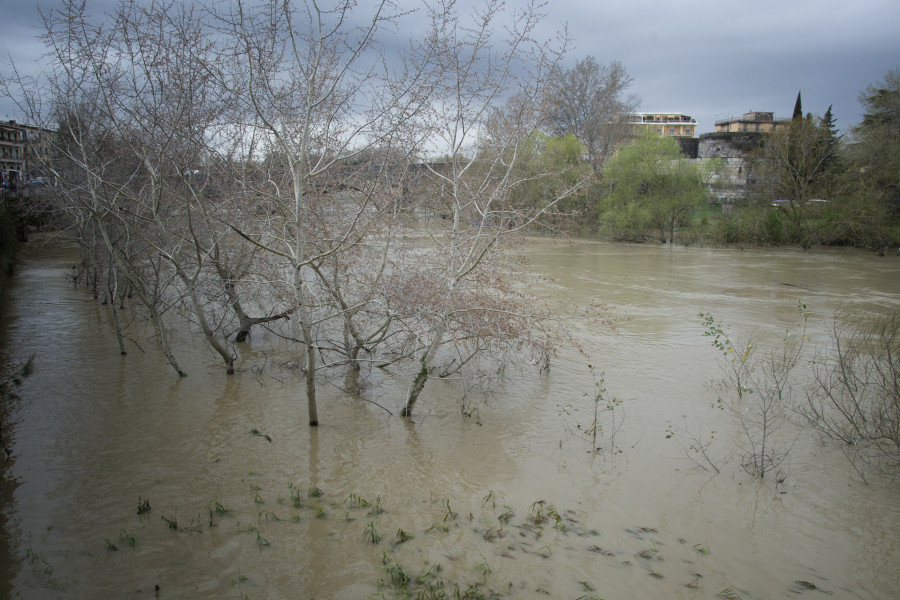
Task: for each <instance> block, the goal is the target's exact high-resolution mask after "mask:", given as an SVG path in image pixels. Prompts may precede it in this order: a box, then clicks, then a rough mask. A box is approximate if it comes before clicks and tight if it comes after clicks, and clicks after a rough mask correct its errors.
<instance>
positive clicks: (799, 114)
mask: <svg viewBox="0 0 900 600" xmlns="http://www.w3.org/2000/svg"><path fill="white" fill-rule="evenodd" d="M793 118H794V119H802V118H803V102H802V101H801V100H800V92H799V91H798V92H797V101H796V102H794V116H793Z"/></svg>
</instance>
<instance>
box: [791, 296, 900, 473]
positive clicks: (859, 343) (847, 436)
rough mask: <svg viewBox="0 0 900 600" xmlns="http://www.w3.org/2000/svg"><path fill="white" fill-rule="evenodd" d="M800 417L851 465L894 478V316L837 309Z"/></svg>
mask: <svg viewBox="0 0 900 600" xmlns="http://www.w3.org/2000/svg"><path fill="white" fill-rule="evenodd" d="M807 398H808V404H807V411H806V413H805V414H806V417H807V419H808V420H809V422H810V423H811V424H812V425H813V426H814V427H815V428H816V429H817V430H818V431H819V432H820V433H821V434H822V435H823V436H824V437H826V438H829V439H833V440H837V441H838V442H840V443H841V444H842V447H843V449H844V451H845V453H846V454H847V457H848V458H849V459H850V461H851V463H852V464H853V466H854V468H855V469H856V471H857V472H858V473H859V474H860V476H861V477H863V479H865V472H866V469H870V470H871V471H873V472H875V473H878V474H880V475H883V476H886V477H887V478H888V479H891V480H895V481H896V480H897V479H898V478H900V320H898V317H897V315H896V314H889V315H887V316H882V317H876V318H871V317H868V316H866V317H859V316H857V317H854V316H851V315H846V314H845V315H838V316H836V317H835V318H834V322H833V326H832V333H831V345H830V347H829V349H828V350H827V351H823V352H821V353H820V355H819V357H818V358H817V360H816V368H815V382H814V384H813V386H812V388H811V389H810V390H809V392H808V394H807Z"/></svg>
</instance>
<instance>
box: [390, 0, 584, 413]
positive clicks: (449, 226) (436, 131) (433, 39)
mask: <svg viewBox="0 0 900 600" xmlns="http://www.w3.org/2000/svg"><path fill="white" fill-rule="evenodd" d="M540 8H541V7H540V6H538V5H536V4H534V3H529V4H526V5H524V6H523V7H519V8H516V9H513V10H511V11H510V13H509V14H506V13H504V5H503V3H502V2H499V1H495V0H488V1H487V2H485V3H484V4H483V5H480V6H479V7H478V8H477V9H476V11H475V13H474V14H473V15H471V18H466V17H461V16H460V15H459V14H458V12H457V9H456V7H455V4H454V3H453V2H452V1H449V0H448V1H446V2H443V3H438V4H437V5H436V6H435V7H433V9H432V12H431V18H432V26H431V31H430V34H429V36H428V39H427V44H428V48H429V50H428V52H429V53H430V54H431V55H433V56H435V57H436V60H437V61H438V64H439V66H440V80H439V85H438V86H437V87H436V88H435V90H434V92H433V100H432V102H431V103H430V108H431V111H430V112H429V113H428V114H427V123H428V124H430V126H431V131H432V138H433V139H432V144H434V146H435V147H436V149H437V153H438V154H440V155H442V156H444V157H446V158H445V160H444V161H443V162H442V163H441V164H440V165H433V164H428V165H427V167H428V171H429V176H430V178H431V180H432V182H433V187H434V189H435V191H436V197H435V198H434V202H435V203H436V205H437V206H438V207H439V208H438V212H439V213H440V214H442V215H443V216H445V217H446V220H445V221H440V222H438V227H437V228H436V229H435V230H433V231H432V232H431V239H432V243H433V245H434V246H433V249H432V250H431V251H430V252H429V251H426V252H424V253H423V255H422V257H421V262H420V263H419V265H418V267H417V268H415V269H406V270H405V274H406V277H407V281H410V279H412V280H413V281H414V282H415V283H414V284H413V283H408V284H407V285H404V286H401V287H403V288H407V289H408V288H410V287H412V286H413V285H414V286H415V293H414V294H413V295H410V296H408V299H409V301H410V304H409V305H408V312H409V314H415V315H418V317H417V318H416V319H414V320H412V321H409V322H408V323H409V325H408V331H409V333H410V336H411V340H413V341H411V343H410V345H411V347H412V348H413V349H414V352H415V360H416V365H417V368H416V374H415V376H414V377H413V380H412V383H411V384H410V387H409V391H408V393H407V400H406V404H405V406H404V408H403V411H402V414H403V415H404V416H409V415H410V414H411V413H412V410H413V407H414V405H415V404H416V401H417V400H418V398H419V395H420V394H421V392H422V390H423V389H424V387H425V384H426V382H427V381H428V378H429V376H430V375H431V373H432V372H434V371H435V370H436V369H438V370H439V373H443V374H447V373H449V372H455V371H456V370H457V369H459V368H461V366H462V365H467V364H470V363H471V362H472V361H473V359H474V358H475V357H476V356H478V355H481V353H482V351H483V350H488V349H489V350H490V351H491V352H495V356H497V357H498V358H499V357H501V356H502V353H503V352H502V350H501V349H500V346H503V347H504V348H506V349H507V350H510V349H512V348H513V347H514V346H515V345H516V344H517V343H521V342H522V341H523V338H524V336H527V335H528V334H529V333H531V332H532V330H540V320H539V317H538V313H539V311H535V310H533V307H528V306H527V305H526V304H520V303H518V302H516V296H515V295H514V294H512V293H511V290H510V288H509V282H508V271H507V270H505V269H503V268H502V267H501V266H500V265H501V264H502V261H503V260H504V257H505V254H504V252H503V249H504V244H505V243H506V242H507V241H509V240H510V238H511V237H512V236H513V235H514V234H515V233H517V232H521V231H522V230H523V229H524V228H525V227H527V226H529V225H530V224H531V223H534V222H535V220H536V219H538V218H540V216H541V215H542V214H543V213H544V212H545V211H546V210H548V209H549V208H551V207H552V206H553V205H554V204H555V203H556V202H558V201H559V199H560V198H564V197H565V196H566V195H568V194H570V193H572V192H573V190H574V189H575V188H576V187H577V186H578V185H579V184H580V183H582V182H579V184H576V185H575V186H572V187H570V188H567V189H565V190H563V191H560V192H559V193H558V194H557V195H555V196H554V197H552V198H547V199H546V201H545V202H544V203H543V205H542V206H540V207H538V208H537V209H533V210H528V211H518V210H515V209H514V208H513V207H512V206H511V203H510V202H509V195H510V192H511V190H513V189H514V188H515V187H516V186H517V185H519V184H520V183H521V179H518V178H517V176H516V171H515V167H516V165H517V164H518V162H519V161H520V160H521V156H522V152H521V150H522V148H523V146H524V145H525V144H526V143H527V141H528V139H529V136H530V135H531V134H532V133H533V132H534V131H535V130H536V129H537V127H538V123H539V115H540V114H541V108H542V103H543V101H544V100H545V99H546V92H547V88H548V86H550V78H549V77H548V75H549V73H550V72H551V70H552V68H553V67H554V66H555V65H556V64H557V62H558V61H559V59H560V57H561V56H562V53H563V52H564V50H565V47H566V40H565V39H559V40H553V41H543V40H540V41H539V40H536V39H535V38H534V34H535V31H536V27H537V25H538V24H539V23H540V21H541V18H542V14H541V12H540ZM504 18H505V19H506V21H505V23H507V24H511V25H507V26H506V29H505V30H504V34H505V36H506V37H505V39H498V36H499V35H500V23H501V22H502V21H503V19H504ZM510 99H512V101H511V102H510V104H509V105H508V106H509V107H510V110H511V111H512V112H513V114H511V115H510V118H508V119H506V120H505V125H506V126H504V127H502V128H501V127H495V128H493V130H491V129H489V128H488V127H487V124H488V122H489V120H490V118H491V116H492V114H493V112H494V111H495V110H496V109H499V108H500V107H501V106H503V105H504V104H505V103H506V102H507V101H508V100H510ZM438 167H440V168H438ZM535 337H539V336H535ZM463 342H467V343H463ZM445 344H450V347H452V348H453V350H454V351H453V352H448V353H446V354H445V355H444V356H443V358H442V353H441V350H442V349H443V348H444V345H445Z"/></svg>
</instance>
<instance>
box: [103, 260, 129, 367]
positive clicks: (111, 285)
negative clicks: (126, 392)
mask: <svg viewBox="0 0 900 600" xmlns="http://www.w3.org/2000/svg"><path fill="white" fill-rule="evenodd" d="M108 262H109V264H108V267H107V273H106V301H105V302H104V304H108V305H109V310H110V313H111V314H112V320H113V325H114V326H115V328H116V341H117V342H118V343H119V353H120V354H121V355H122V356H125V355H126V354H128V352H127V351H126V350H125V335H124V334H123V333H122V324H121V322H120V321H119V311H118V309H117V308H116V288H117V284H116V274H115V270H114V267H113V261H112V253H111V252H110V253H109V257H108Z"/></svg>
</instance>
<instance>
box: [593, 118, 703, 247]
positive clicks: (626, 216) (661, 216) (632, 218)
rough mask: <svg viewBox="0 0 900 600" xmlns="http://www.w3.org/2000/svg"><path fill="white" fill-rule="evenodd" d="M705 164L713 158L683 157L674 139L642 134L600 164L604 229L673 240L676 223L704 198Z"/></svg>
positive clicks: (687, 218)
mask: <svg viewBox="0 0 900 600" xmlns="http://www.w3.org/2000/svg"><path fill="white" fill-rule="evenodd" d="M708 165H714V163H698V162H696V161H691V160H689V159H687V158H685V157H684V156H683V155H682V154H681V150H680V148H679V147H678V143H677V142H676V141H675V140H674V139H673V138H669V137H661V136H658V135H656V134H655V133H653V132H645V133H643V134H642V135H641V136H640V137H639V138H638V139H637V140H635V141H634V142H633V143H631V144H629V145H627V146H623V147H622V148H620V149H619V150H618V151H616V153H615V154H614V155H613V156H612V158H610V160H609V162H608V163H607V164H606V167H605V168H604V171H603V174H604V182H605V185H606V186H607V189H608V191H607V194H606V197H605V198H604V200H603V208H604V211H603V215H602V220H603V226H604V228H605V229H606V230H607V231H608V232H610V233H612V234H613V235H617V236H623V237H626V238H631V239H640V238H644V237H647V236H648V235H650V234H651V232H656V233H658V235H659V237H660V240H661V241H663V242H666V241H668V242H674V240H675V228H676V227H677V226H678V225H681V224H686V223H688V222H689V221H690V219H691V217H692V216H693V213H694V210H695V209H696V208H698V207H699V206H700V205H701V204H702V203H703V202H704V200H705V199H706V198H707V191H706V187H705V185H704V184H705V182H706V181H707V180H708V178H709V175H710V171H709V168H710V167H709V166H708Z"/></svg>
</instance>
